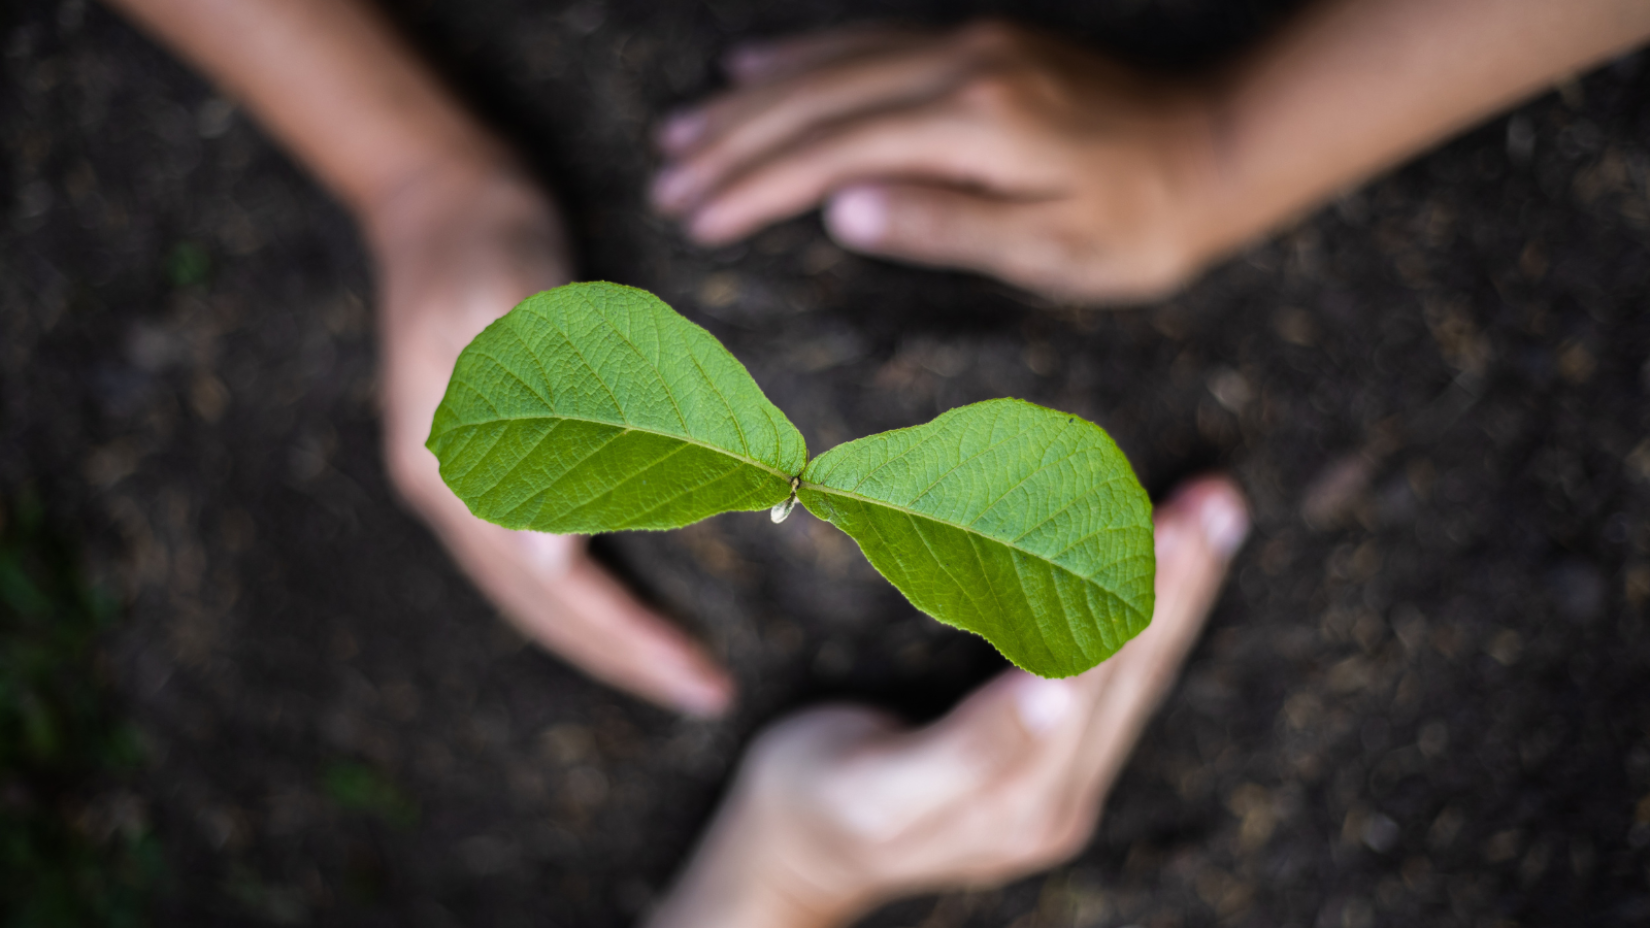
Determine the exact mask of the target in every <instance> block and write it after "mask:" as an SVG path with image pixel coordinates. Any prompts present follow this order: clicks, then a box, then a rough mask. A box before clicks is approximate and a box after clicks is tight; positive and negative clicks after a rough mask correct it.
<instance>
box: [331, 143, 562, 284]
mask: <svg viewBox="0 0 1650 928" xmlns="http://www.w3.org/2000/svg"><path fill="white" fill-rule="evenodd" d="M478 211H481V212H486V213H492V214H499V215H508V214H519V218H520V219H522V220H533V219H545V218H551V219H553V217H554V215H555V208H554V204H553V203H552V201H551V200H550V198H549V196H548V195H547V194H546V193H545V192H544V190H543V189H542V188H541V187H540V186H539V185H538V184H536V183H535V182H533V181H532V180H531V179H530V178H529V177H528V176H527V174H526V172H525V171H524V170H523V169H522V168H521V166H520V165H519V164H518V163H517V162H516V161H515V159H513V158H512V157H510V156H509V155H508V154H506V153H504V152H502V151H496V150H494V151H461V152H450V153H443V154H440V155H433V156H432V157H430V158H429V159H427V160H425V161H423V162H421V163H420V164H419V165H418V166H417V167H416V168H413V169H409V170H407V171H403V172H401V173H400V174H399V176H397V177H395V178H392V179H389V180H386V181H385V182H384V183H382V184H380V185H379V186H378V187H377V188H375V189H374V190H373V191H372V192H371V194H370V195H368V196H365V197H362V198H360V199H359V200H357V201H356V202H355V206H354V212H355V216H356V220H357V222H359V223H360V226H361V228H362V231H363V233H364V234H365V235H366V238H367V241H368V244H369V245H370V246H371V247H372V249H373V251H374V252H375V253H377V254H378V255H379V257H380V258H381V259H382V258H383V256H384V255H385V254H386V253H387V252H391V251H393V250H395V248H396V247H397V246H398V245H400V244H401V243H403V242H404V240H406V239H408V238H410V237H414V236H417V235H421V234H424V233H426V232H429V231H434V230H440V229H441V228H442V227H443V226H444V225H445V224H446V222H447V221H448V220H450V219H451V218H452V217H455V216H463V215H475V214H476V213H477V212H478Z"/></svg>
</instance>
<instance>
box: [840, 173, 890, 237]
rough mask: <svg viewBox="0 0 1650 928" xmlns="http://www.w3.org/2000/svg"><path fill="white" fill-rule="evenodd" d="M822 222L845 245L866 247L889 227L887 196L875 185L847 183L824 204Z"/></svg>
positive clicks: (881, 235)
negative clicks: (854, 185) (850, 184)
mask: <svg viewBox="0 0 1650 928" xmlns="http://www.w3.org/2000/svg"><path fill="white" fill-rule="evenodd" d="M825 226H826V228H828V229H829V230H830V231H831V235H832V236H833V237H835V238H836V239H837V240H838V241H839V242H841V243H842V244H844V245H855V246H860V247H869V246H873V245H875V244H877V243H878V242H880V241H881V240H882V238H883V236H884V234H885V233H886V232H887V230H888V196H887V194H886V193H885V192H884V191H883V190H881V189H879V188H877V187H868V186H862V187H848V188H845V189H843V190H841V191H839V192H838V193H837V194H836V195H835V196H833V197H831V201H830V203H829V204H827V205H826V207H825Z"/></svg>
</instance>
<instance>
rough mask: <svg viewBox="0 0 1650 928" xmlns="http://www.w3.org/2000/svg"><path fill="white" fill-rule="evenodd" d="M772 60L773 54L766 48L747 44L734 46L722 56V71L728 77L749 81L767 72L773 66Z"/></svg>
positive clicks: (756, 44)
mask: <svg viewBox="0 0 1650 928" xmlns="http://www.w3.org/2000/svg"><path fill="white" fill-rule="evenodd" d="M773 58H774V56H773V53H772V52H771V51H770V50H769V49H768V48H767V47H765V46H763V45H760V44H758V43H755V42H747V43H745V44H743V45H736V46H734V47H733V48H731V49H729V50H728V52H727V54H725V55H723V56H722V70H723V72H725V73H726V74H727V75H728V76H729V77H732V78H735V79H738V80H749V79H750V78H753V77H757V76H759V75H761V74H762V72H764V71H766V70H768V69H769V68H770V67H771V66H772V65H773Z"/></svg>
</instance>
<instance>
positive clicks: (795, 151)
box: [652, 22, 1230, 302]
mask: <svg viewBox="0 0 1650 928" xmlns="http://www.w3.org/2000/svg"><path fill="white" fill-rule="evenodd" d="M726 68H727V71H728V74H729V76H730V79H731V81H732V84H733V87H732V89H731V90H729V91H728V92H726V93H723V94H721V95H719V96H717V97H714V98H712V99H710V100H708V101H705V102H703V103H701V104H698V105H695V106H693V107H690V108H688V109H685V110H682V111H679V112H678V113H676V114H675V115H673V116H671V117H670V118H668V119H667V120H666V121H665V122H664V123H663V124H662V125H661V126H660V128H659V130H658V133H657V140H658V144H659V146H660V148H661V150H662V151H663V153H664V155H665V157H666V159H667V163H666V165H665V167H664V168H663V170H662V171H660V173H659V175H658V177H657V178H656V179H655V181H654V184H653V188H652V197H653V202H654V204H655V206H656V208H657V209H659V210H660V211H661V212H663V213H665V214H666V215H669V216H674V217H678V218H680V219H681V220H682V222H683V223H684V225H685V227H686V230H687V233H688V235H689V236H690V237H692V238H693V239H695V240H697V241H699V242H701V243H703V244H707V245H716V244H721V243H725V242H729V241H733V240H736V239H739V238H742V237H744V236H747V235H749V234H751V233H752V232H755V231H756V230H758V229H760V228H762V227H763V226H766V225H768V224H769V223H773V222H776V221H779V220H782V219H785V218H788V217H790V216H793V215H796V214H798V213H802V212H804V211H806V210H809V209H812V208H813V207H815V206H819V205H823V206H824V209H825V224H826V227H827V228H828V229H829V231H830V233H831V235H832V236H833V237H834V238H835V239H836V240H837V241H838V242H839V243H840V244H842V245H843V246H845V247H847V248H850V249H853V250H856V251H861V252H866V253H869V254H875V255H883V256H887V257H890V258H895V259H901V260H906V261H912V262H916V263H919V264H927V265H936V266H944V267H957V268H965V269H969V270H974V271H979V272H982V273H985V274H990V275H994V276H996V277H999V278H1002V279H1004V280H1006V281H1009V282H1011V283H1014V284H1017V285H1019V286H1021V287H1025V288H1027V289H1029V290H1034V291H1039V292H1043V293H1047V294H1050V295H1053V296H1056V297H1058V298H1063V299H1073V300H1078V301H1083V302H1103V301H1127V300H1135V299H1142V298H1147V297H1151V296H1154V295H1158V294H1161V293H1163V292H1165V291H1167V290H1170V289H1172V288H1174V287H1175V286H1176V285H1178V284H1179V283H1180V282H1181V281H1182V280H1184V279H1185V278H1186V277H1187V276H1188V275H1189V274H1191V273H1192V272H1193V271H1195V270H1196V269H1197V268H1198V267H1199V265H1200V264H1202V263H1203V262H1204V261H1206V260H1208V259H1209V258H1211V257H1213V255H1214V254H1215V253H1217V252H1218V251H1220V250H1221V249H1223V248H1225V247H1228V245H1229V244H1230V243H1228V242H1225V241H1216V240H1211V239H1210V238H1209V229H1210V224H1209V223H1207V222H1205V221H1203V220H1204V218H1205V214H1206V213H1207V211H1208V210H1210V209H1211V208H1212V207H1213V205H1214V198H1213V197H1212V196H1210V194H1209V188H1210V186H1211V184H1212V181H1213V177H1214V174H1215V173H1216V170H1215V165H1214V160H1215V158H1214V154H1215V142H1214V116H1213V112H1212V111H1213V106H1212V103H1211V102H1210V97H1209V95H1207V94H1205V93H1204V92H1202V90H1201V89H1200V88H1199V87H1198V86H1197V85H1195V84H1192V83H1189V82H1187V83H1174V82H1171V81H1168V80H1164V79H1159V78H1153V77H1148V76H1145V75H1143V74H1140V73H1138V72H1135V71H1133V70H1130V69H1128V68H1125V67H1122V66H1121V65H1118V64H1116V63H1114V62H1112V61H1109V60H1107V59H1105V58H1103V57H1101V56H1098V55H1095V54H1093V53H1092V52H1089V51H1087V50H1085V49H1082V48H1080V47H1078V46H1075V45H1072V44H1070V43H1067V42H1065V41H1062V40H1060V39H1057V38H1055V37H1052V36H1049V35H1044V34H1042V33H1038V32H1035V31H1032V30H1029V29H1023V28H1020V27H1016V26H1011V25H1006V24H1003V23H998V22H983V23H976V24H972V25H969V26H965V27H963V28H960V29H957V30H954V31H950V32H907V31H898V30H891V29H864V28H860V29H851V30H844V31H837V32H828V33H824V34H820V35H815V36H808V37H802V38H794V39H785V40H779V41H774V42H765V43H757V44H752V45H747V46H744V47H742V48H739V49H736V50H735V51H734V52H732V53H731V54H730V55H729V56H728V58H727V60H726Z"/></svg>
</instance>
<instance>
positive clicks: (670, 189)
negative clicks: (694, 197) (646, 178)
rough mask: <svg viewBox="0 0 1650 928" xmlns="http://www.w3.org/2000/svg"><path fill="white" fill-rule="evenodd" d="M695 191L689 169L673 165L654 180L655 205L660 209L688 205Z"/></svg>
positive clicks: (653, 194) (653, 195)
mask: <svg viewBox="0 0 1650 928" xmlns="http://www.w3.org/2000/svg"><path fill="white" fill-rule="evenodd" d="M692 190H693V177H692V176H691V175H690V174H689V173H688V171H687V169H685V168H682V167H680V166H677V165H671V166H669V167H667V168H665V169H664V170H662V171H660V172H659V175H658V176H657V177H655V178H653V190H652V197H653V205H655V206H657V207H659V208H660V209H676V208H678V207H681V206H684V205H686V204H687V202H688V200H689V199H690V198H691V194H692Z"/></svg>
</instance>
